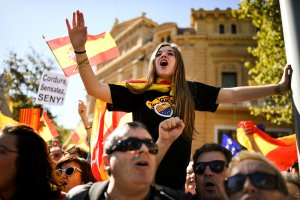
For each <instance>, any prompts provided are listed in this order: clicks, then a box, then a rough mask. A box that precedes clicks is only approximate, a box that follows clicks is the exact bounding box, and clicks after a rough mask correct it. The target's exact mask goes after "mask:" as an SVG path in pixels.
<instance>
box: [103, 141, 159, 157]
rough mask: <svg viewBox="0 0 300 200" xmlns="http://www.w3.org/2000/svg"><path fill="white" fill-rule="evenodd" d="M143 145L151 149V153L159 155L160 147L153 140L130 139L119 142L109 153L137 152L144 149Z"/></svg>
mask: <svg viewBox="0 0 300 200" xmlns="http://www.w3.org/2000/svg"><path fill="white" fill-rule="evenodd" d="M142 144H145V145H146V146H147V148H148V149H149V153H151V154H154V155H155V154H157V153H158V146H157V144H156V143H155V142H154V141H153V140H152V139H143V140H142V139H138V138H133V137H129V138H127V139H125V140H119V141H118V142H117V143H116V144H115V145H114V146H113V147H112V148H111V149H110V150H109V151H108V152H107V153H108V154H111V153H113V152H114V151H122V152H126V151H136V150H139V149H140V148H141V147H142Z"/></svg>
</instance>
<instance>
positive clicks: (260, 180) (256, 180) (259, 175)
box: [224, 172, 279, 194]
mask: <svg viewBox="0 0 300 200" xmlns="http://www.w3.org/2000/svg"><path fill="white" fill-rule="evenodd" d="M247 177H249V178H250V181H251V183H252V185H254V186H255V187H256V188H258V189H264V190H275V189H279V184H278V179H277V177H276V176H275V175H273V174H268V173H264V172H255V173H252V174H246V175H245V174H237V175H234V176H232V177H229V178H228V179H227V180H225V182H224V183H225V189H226V191H227V193H228V194H232V193H236V192H238V191H240V190H242V189H243V188H244V184H245V182H246V179H247Z"/></svg>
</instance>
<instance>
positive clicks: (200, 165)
mask: <svg viewBox="0 0 300 200" xmlns="http://www.w3.org/2000/svg"><path fill="white" fill-rule="evenodd" d="M207 166H209V168H210V170H211V171H213V172H215V173H221V172H222V171H223V170H224V166H225V161H224V160H213V161H210V162H197V163H195V164H194V173H195V174H201V175H202V174H204V172H205V169H206V167H207Z"/></svg>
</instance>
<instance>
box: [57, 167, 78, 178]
mask: <svg viewBox="0 0 300 200" xmlns="http://www.w3.org/2000/svg"><path fill="white" fill-rule="evenodd" d="M76 170H77V171H79V172H81V173H82V171H81V169H79V168H77V167H68V168H66V169H57V170H56V171H57V172H58V173H59V175H61V174H63V173H65V174H66V175H67V176H72V175H73V174H74V172H75V171H76Z"/></svg>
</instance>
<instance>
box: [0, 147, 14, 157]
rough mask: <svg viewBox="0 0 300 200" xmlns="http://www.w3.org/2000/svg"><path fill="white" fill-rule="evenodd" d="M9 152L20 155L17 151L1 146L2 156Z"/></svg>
mask: <svg viewBox="0 0 300 200" xmlns="http://www.w3.org/2000/svg"><path fill="white" fill-rule="evenodd" d="M7 152H10V153H18V151H17V150H12V149H8V148H6V147H4V146H0V155H1V154H5V153H7Z"/></svg>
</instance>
